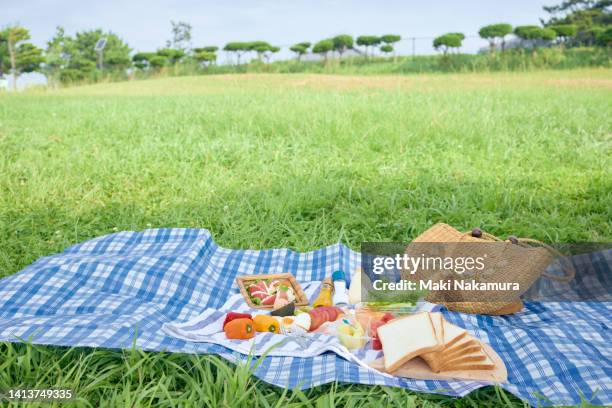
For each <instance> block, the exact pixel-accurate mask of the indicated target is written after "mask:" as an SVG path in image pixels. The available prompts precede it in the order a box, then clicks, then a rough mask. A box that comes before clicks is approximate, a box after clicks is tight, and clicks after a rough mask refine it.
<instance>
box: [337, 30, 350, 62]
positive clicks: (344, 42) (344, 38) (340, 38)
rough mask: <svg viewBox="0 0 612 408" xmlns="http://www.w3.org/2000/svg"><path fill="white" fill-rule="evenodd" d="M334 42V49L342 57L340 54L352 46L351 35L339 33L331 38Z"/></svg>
mask: <svg viewBox="0 0 612 408" xmlns="http://www.w3.org/2000/svg"><path fill="white" fill-rule="evenodd" d="M332 41H333V43H334V48H333V49H334V51H337V52H338V54H339V55H340V58H342V54H344V53H345V52H346V51H347V50H350V49H351V48H353V37H351V36H350V35H348V34H340V35H337V36H335V37H334V38H332Z"/></svg>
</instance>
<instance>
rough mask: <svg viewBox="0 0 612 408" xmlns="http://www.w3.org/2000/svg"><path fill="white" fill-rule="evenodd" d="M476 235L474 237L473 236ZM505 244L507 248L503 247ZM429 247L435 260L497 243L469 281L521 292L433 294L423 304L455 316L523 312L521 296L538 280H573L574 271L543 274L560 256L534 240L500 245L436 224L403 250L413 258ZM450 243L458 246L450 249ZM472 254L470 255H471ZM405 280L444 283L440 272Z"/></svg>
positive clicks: (408, 276)
mask: <svg viewBox="0 0 612 408" xmlns="http://www.w3.org/2000/svg"><path fill="white" fill-rule="evenodd" d="M473 235H476V236H473ZM504 242H505V243H506V244H504ZM435 243H440V244H443V245H439V246H436V245H431V246H428V248H432V249H431V250H432V251H435V250H436V248H438V250H439V251H442V252H443V253H442V252H438V253H437V255H438V256H452V257H459V256H473V254H474V248H475V247H474V246H473V245H463V244H464V243H488V244H491V243H499V244H496V245H489V246H488V247H487V255H488V259H487V264H488V265H489V267H488V268H487V270H486V272H484V273H478V272H476V273H475V274H474V275H473V276H470V277H471V278H472V279H474V280H475V281H478V282H516V283H518V284H519V286H520V291H495V292H491V291H489V292H486V293H475V294H474V293H471V294H470V295H469V296H468V295H466V293H465V292H464V291H460V290H452V289H451V290H443V291H440V290H439V291H435V290H432V291H430V292H429V294H428V295H427V296H426V298H425V299H426V300H427V301H429V302H432V303H438V304H443V305H444V306H445V307H446V308H447V309H449V310H452V311H457V312H464V313H474V314H487V315H500V314H511V313H516V312H518V311H520V310H521V309H522V306H523V305H522V301H521V300H520V296H521V295H522V294H523V293H525V292H526V291H527V290H528V289H529V287H530V286H531V285H533V283H534V282H535V281H536V280H537V279H538V278H539V277H540V276H545V277H547V278H549V279H554V280H557V281H564V282H569V281H571V280H572V279H573V278H574V274H575V271H574V269H573V267H568V268H566V270H565V273H566V275H565V276H557V275H547V274H545V273H544V270H545V269H546V268H547V267H548V266H549V265H550V264H551V263H552V262H553V260H554V259H555V256H557V255H560V254H559V253H558V252H557V251H555V250H554V249H553V248H551V247H549V246H547V245H545V244H543V243H541V242H539V241H535V240H531V239H525V238H514V237H512V238H510V239H509V240H507V241H503V240H501V239H499V238H497V237H495V236H493V235H490V234H487V233H485V232H481V231H478V233H477V234H476V233H472V232H467V233H462V232H460V231H458V230H456V229H455V228H453V227H451V226H450V225H447V224H436V225H434V226H433V227H431V228H430V229H428V230H427V231H425V232H424V233H423V234H421V235H420V236H419V237H417V238H416V239H415V240H414V241H413V242H412V243H411V244H409V245H408V246H407V247H406V254H409V255H411V256H414V253H415V251H416V248H417V247H419V248H422V247H423V245H422V244H428V245H429V244H435ZM453 243H455V244H457V245H453ZM470 252H471V253H470ZM402 278H404V279H410V280H415V279H433V280H436V279H443V275H442V272H440V273H438V274H437V275H436V274H435V273H434V274H432V273H431V272H430V271H427V272H426V271H423V270H417V271H416V272H415V271H412V272H410V271H407V270H403V271H402Z"/></svg>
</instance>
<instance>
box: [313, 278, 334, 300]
mask: <svg viewBox="0 0 612 408" xmlns="http://www.w3.org/2000/svg"><path fill="white" fill-rule="evenodd" d="M333 294H334V285H333V284H332V280H331V278H325V279H323V283H321V291H320V292H319V296H318V297H317V299H316V300H315V301H314V303H313V304H312V306H313V307H321V306H333V302H332V296H333Z"/></svg>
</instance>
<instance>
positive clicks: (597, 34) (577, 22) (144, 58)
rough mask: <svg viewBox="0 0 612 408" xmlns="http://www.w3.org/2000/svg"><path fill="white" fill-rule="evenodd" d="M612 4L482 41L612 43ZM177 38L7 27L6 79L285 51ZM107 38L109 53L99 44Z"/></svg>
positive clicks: (561, 8) (557, 9)
mask: <svg viewBox="0 0 612 408" xmlns="http://www.w3.org/2000/svg"><path fill="white" fill-rule="evenodd" d="M611 6H612V0H599V1H598V0H566V1H563V2H562V3H561V4H559V5H555V6H550V7H544V10H545V11H546V12H548V13H549V14H550V18H549V19H548V20H546V21H544V20H542V21H541V24H540V25H523V26H517V27H512V25H510V24H508V23H497V24H491V25H487V26H484V27H481V28H480V30H479V31H478V34H479V36H480V37H481V38H482V39H484V40H486V41H488V44H489V50H490V53H491V54H495V52H497V51H498V50H500V51H504V50H505V48H506V41H507V37H508V36H509V35H510V34H514V35H515V36H516V37H517V38H518V39H519V41H520V44H519V45H520V46H521V47H524V48H532V49H536V48H537V47H539V46H543V45H546V46H549V45H559V46H562V47H574V46H595V45H598V46H604V47H609V46H612V27H611V26H612V14H611V13H610V11H609V9H610V7H611ZM171 25H172V36H171V39H170V40H169V41H167V43H166V44H165V46H163V47H161V48H159V49H157V50H156V51H151V52H136V53H134V54H132V49H131V48H130V47H129V46H128V44H127V43H126V42H125V41H124V40H122V39H121V38H120V37H119V36H118V35H116V34H115V33H112V32H108V31H103V30H101V29H97V30H84V31H80V32H77V33H75V34H74V35H73V36H71V35H68V34H66V32H65V30H64V29H63V28H61V27H58V28H57V30H56V32H55V35H54V36H53V38H51V40H50V41H49V42H48V43H47V46H46V48H45V49H44V50H43V49H42V48H40V47H37V46H36V45H34V44H32V43H31V42H30V41H29V40H30V34H29V31H28V30H27V29H26V28H24V27H20V26H10V27H6V28H4V29H2V30H0V77H1V76H2V75H3V74H5V73H10V74H13V77H14V79H15V81H14V82H16V78H17V77H18V76H19V75H20V74H22V73H26V72H33V71H41V72H43V73H45V74H46V75H47V76H48V77H50V78H52V79H55V80H57V81H60V82H78V81H83V80H86V79H89V80H92V79H93V80H95V79H96V78H97V77H100V76H101V74H102V72H103V71H107V72H108V71H114V72H121V71H123V72H126V70H128V69H133V70H139V71H155V70H159V69H162V68H164V67H169V66H176V64H194V65H196V66H201V67H206V66H209V65H212V64H215V63H216V61H217V58H218V52H219V51H224V52H226V53H228V54H229V55H232V56H233V57H234V60H235V61H236V64H238V65H240V64H241V61H244V57H245V55H247V54H250V55H254V56H255V58H256V61H257V62H260V63H265V62H269V61H270V59H271V56H272V55H273V54H275V53H277V52H279V51H280V47H278V46H275V45H272V44H270V43H268V42H266V41H261V40H260V41H249V42H239V41H235V42H229V43H227V44H225V45H224V46H223V48H219V47H218V46H216V45H206V46H201V47H193V46H192V27H191V25H190V24H188V23H185V22H174V21H171ZM101 39H105V45H104V47H103V49H102V50H96V44H97V43H98V41H100V40H101ZM401 40H402V38H401V36H400V35H398V34H386V35H382V36H376V35H360V36H357V37H356V38H354V37H353V36H351V35H348V34H340V35H336V36H334V37H332V38H326V39H322V40H320V41H317V42H315V43H314V44H313V43H311V42H308V41H303V42H299V43H296V44H294V45H292V46H290V47H289V50H291V51H292V52H293V53H294V54H295V57H296V60H297V61H301V60H302V58H303V57H304V55H306V54H309V53H311V54H316V55H318V56H319V57H320V58H321V59H322V60H324V61H327V59H328V58H329V55H330V53H331V54H332V55H337V56H338V57H339V58H343V56H345V55H346V54H347V53H348V52H349V51H352V53H353V54H356V55H361V56H363V57H365V58H366V59H368V58H371V57H373V56H374V55H376V52H379V53H381V54H383V55H387V56H388V55H391V54H393V56H394V57H395V56H396V53H395V49H396V43H398V42H399V41H401ZM464 40H465V35H464V34H463V33H458V32H450V33H445V34H443V35H440V36H438V37H436V38H434V40H433V44H432V45H433V47H434V48H435V49H436V50H438V51H439V52H441V53H442V54H444V55H447V54H449V53H453V52H454V53H457V52H458V51H459V49H460V48H461V46H462V44H463V41H464Z"/></svg>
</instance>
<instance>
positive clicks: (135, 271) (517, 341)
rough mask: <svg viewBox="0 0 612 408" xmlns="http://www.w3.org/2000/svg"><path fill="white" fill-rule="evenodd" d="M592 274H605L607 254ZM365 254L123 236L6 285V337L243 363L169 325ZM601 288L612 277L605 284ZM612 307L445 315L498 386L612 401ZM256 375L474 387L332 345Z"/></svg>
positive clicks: (270, 362) (551, 399) (558, 398)
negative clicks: (255, 277)
mask: <svg viewBox="0 0 612 408" xmlns="http://www.w3.org/2000/svg"><path fill="white" fill-rule="evenodd" d="M590 259H591V260H592V259H596V260H598V264H597V265H591V267H593V268H598V270H601V271H602V273H601V274H600V276H602V277H603V278H604V279H608V278H609V276H610V264H611V262H610V261H611V260H612V253H611V252H610V251H608V252H605V253H602V256H601V257H598V258H590ZM359 264H360V255H359V253H356V252H353V251H351V250H350V249H348V248H347V247H345V246H343V245H340V244H338V245H332V246H329V247H326V248H322V249H319V250H316V251H313V252H307V253H298V252H294V251H290V250H288V249H272V250H259V251H255V250H231V249H225V248H221V247H219V246H218V245H217V244H216V243H215V242H214V241H213V239H212V237H211V235H210V233H209V232H208V231H207V230H201V229H154V230H146V231H144V232H120V233H117V234H112V235H108V236H103V237H100V238H96V239H93V240H90V241H87V242H85V243H82V244H79V245H76V246H73V247H71V248H68V249H67V250H66V251H65V252H63V253H61V254H58V255H54V256H49V257H45V258H41V259H39V260H38V261H36V262H35V263H34V264H32V265H30V266H29V267H27V268H25V269H24V270H23V271H21V272H19V273H17V274H15V275H13V276H9V277H7V278H4V279H2V280H0V340H5V341H20V340H21V339H31V341H32V342H33V343H37V344H51V345H61V346H95V347H107V348H130V347H132V346H133V344H134V341H135V344H136V346H137V347H140V348H142V349H145V350H158V351H172V352H187V353H214V354H218V355H220V356H222V357H225V358H227V359H228V360H230V361H233V362H241V361H246V360H247V356H246V355H244V354H241V353H239V352H236V351H233V350H231V349H230V348H227V347H224V346H221V345H219V344H212V343H202V342H191V341H186V340H181V339H179V338H176V337H173V336H169V335H167V334H165V333H164V331H162V327H163V326H164V325H165V324H167V323H171V322H181V321H185V322H188V321H189V320H190V319H193V318H195V317H197V316H200V315H201V314H202V313H203V312H204V311H205V310H206V309H221V308H222V307H223V305H224V304H225V303H226V302H227V301H228V300H229V299H231V296H232V295H234V294H236V293H237V288H236V285H235V284H234V279H235V277H236V276H237V275H244V274H260V273H281V272H291V273H293V274H294V275H295V276H296V277H297V280H298V281H300V282H310V281H320V280H321V279H323V277H325V276H329V275H330V274H331V273H332V272H333V271H334V270H337V269H341V270H344V271H353V270H355V268H356V267H358V266H359ZM601 284H602V285H605V284H608V285H609V282H601ZM611 312H612V304H611V303H610V302H580V303H577V302H545V303H544V302H542V303H540V302H529V303H527V304H526V308H525V311H524V312H522V313H519V314H517V315H513V316H506V317H490V316H479V315H466V314H460V313H452V312H447V311H444V315H445V318H446V319H447V320H449V321H450V322H452V323H455V324H457V325H459V326H462V327H465V328H466V329H468V331H470V332H471V333H472V334H473V335H475V336H476V337H478V338H480V339H482V340H483V341H485V342H487V343H489V344H490V345H491V346H492V347H493V348H494V349H495V350H496V351H497V352H498V354H499V355H500V356H501V357H502V359H503V360H504V361H505V363H506V366H507V368H508V382H507V383H506V384H503V387H504V388H505V389H507V390H508V391H510V392H512V393H513V394H515V395H517V396H519V397H521V398H523V399H525V400H527V401H529V402H530V403H532V404H544V405H547V404H579V403H580V402H581V400H583V399H586V400H591V401H592V402H593V403H596V404H606V405H611V404H612V351H611V347H610V332H609V317H610V316H611V315H612V313H611ZM254 374H255V375H256V376H258V377H259V378H261V379H262V380H264V381H266V382H268V383H271V384H276V385H279V386H282V387H289V388H294V387H299V388H302V389H304V388H309V387H313V386H316V385H319V384H323V383H327V382H330V381H340V382H345V383H361V384H381V385H388V386H396V387H404V388H409V389H411V390H414V391H421V392H437V393H443V394H447V395H454V396H463V395H466V394H468V393H469V392H471V391H473V390H475V389H477V388H479V387H481V386H483V385H485V383H480V382H474V381H449V382H446V381H421V380H411V379H405V378H396V377H392V376H389V375H385V374H382V373H378V372H376V371H373V370H371V369H368V368H366V367H363V366H362V365H359V364H358V363H357V362H355V361H350V360H349V359H347V358H343V357H341V356H340V355H339V354H337V350H332V349H330V351H328V352H325V353H323V354H319V355H316V356H312V357H296V356H268V357H265V358H263V361H262V364H260V365H259V366H257V368H256V369H255V371H254Z"/></svg>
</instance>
